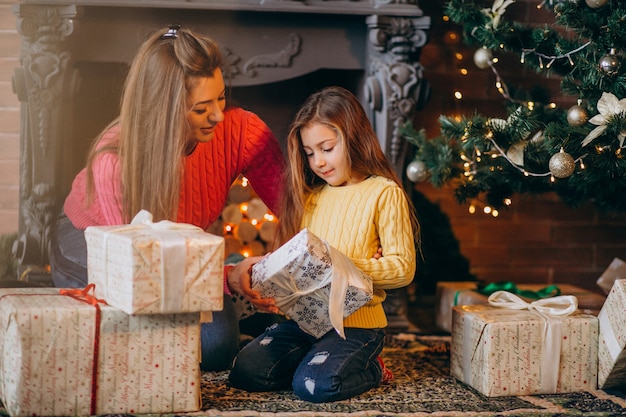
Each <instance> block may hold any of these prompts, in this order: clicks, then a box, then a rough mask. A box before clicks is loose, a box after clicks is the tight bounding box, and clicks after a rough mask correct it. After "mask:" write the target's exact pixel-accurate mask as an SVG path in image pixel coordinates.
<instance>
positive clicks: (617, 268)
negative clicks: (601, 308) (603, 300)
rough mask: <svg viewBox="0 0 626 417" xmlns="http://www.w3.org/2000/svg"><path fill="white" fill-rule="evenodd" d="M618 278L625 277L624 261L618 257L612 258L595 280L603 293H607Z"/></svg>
mask: <svg viewBox="0 0 626 417" xmlns="http://www.w3.org/2000/svg"><path fill="white" fill-rule="evenodd" d="M618 279H626V262H624V261H622V260H621V259H620V258H613V260H612V261H611V263H610V264H609V267H608V268H607V269H606V270H605V271H604V272H603V273H602V275H600V277H599V278H598V280H597V281H596V284H598V287H600V288H601V289H602V291H604V293H605V294H608V293H609V292H610V291H611V288H613V284H614V283H615V281H617V280H618Z"/></svg>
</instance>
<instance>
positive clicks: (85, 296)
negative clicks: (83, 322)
mask: <svg viewBox="0 0 626 417" xmlns="http://www.w3.org/2000/svg"><path fill="white" fill-rule="evenodd" d="M95 288H96V284H89V285H87V286H86V287H85V288H83V289H80V288H71V289H70V288H64V289H61V290H59V294H61V295H67V296H69V297H72V298H74V299H76V300H78V301H82V302H85V303H87V304H91V305H92V306H94V307H95V308H96V330H95V335H94V344H93V367H92V368H93V369H92V371H91V378H92V379H91V405H90V410H91V415H92V416H93V415H95V414H96V396H97V392H98V351H99V348H100V318H101V312H100V303H102V304H106V301H104V300H103V299H100V298H96V296H95V295H91V294H89V291H91V290H95Z"/></svg>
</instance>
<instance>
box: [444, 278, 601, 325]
mask: <svg viewBox="0 0 626 417" xmlns="http://www.w3.org/2000/svg"><path fill="white" fill-rule="evenodd" d="M498 284H500V283H498ZM498 284H496V285H498ZM502 284H512V283H502ZM478 285H479V284H478V282H475V281H450V282H438V283H437V290H436V294H435V299H436V303H435V324H436V325H437V327H438V328H439V329H441V330H444V331H446V332H450V331H451V330H452V307H454V306H463V305H473V304H487V299H488V297H489V295H488V294H487V295H485V294H481V293H480V292H478V291H477V288H478ZM512 285H515V284H512ZM505 286H506V285H505ZM515 287H516V288H517V289H518V290H520V291H521V294H518V295H523V294H524V293H525V292H527V291H529V292H534V293H537V294H539V293H541V292H544V291H543V290H546V291H545V292H549V290H550V289H551V287H552V288H555V287H556V288H558V290H559V291H560V294H563V295H573V296H575V297H576V298H577V299H578V308H579V309H580V310H582V311H583V312H584V313H588V314H593V315H596V316H597V315H598V313H599V312H600V309H601V308H602V305H603V304H604V301H605V299H606V297H604V296H603V295H600V294H597V293H594V292H592V291H588V290H585V289H583V288H579V287H577V286H575V285H569V284H557V285H556V286H547V285H546V284H520V285H515ZM502 289H505V288H502ZM508 291H510V292H513V293H515V291H511V290H508ZM550 295H551V296H554V295H559V294H557V293H551V294H550ZM522 298H524V299H525V300H527V301H531V299H530V298H526V297H522ZM534 299H537V297H535V298H534Z"/></svg>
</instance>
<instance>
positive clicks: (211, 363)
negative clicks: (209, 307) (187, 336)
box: [48, 214, 239, 371]
mask: <svg viewBox="0 0 626 417" xmlns="http://www.w3.org/2000/svg"><path fill="white" fill-rule="evenodd" d="M48 256H49V258H50V272H51V274H52V280H53V281H54V285H55V286H56V287H59V288H68V287H69V288H80V287H85V286H86V285H87V284H88V281H89V279H88V275H87V242H86V241H85V231H84V230H81V229H77V228H75V227H74V225H73V224H72V222H71V221H70V220H69V219H68V218H67V216H65V215H64V214H62V215H61V216H59V221H58V223H57V227H56V231H55V232H54V233H53V234H52V237H51V240H50V250H49V254H48ZM200 333H201V346H202V363H201V364H200V367H201V369H202V370H204V371H221V370H225V369H228V368H230V366H231V364H232V362H233V358H234V357H235V355H236V354H237V351H238V350H239V318H238V317H237V315H236V314H235V308H234V305H233V302H232V300H231V297H230V296H228V295H225V296H224V309H223V310H222V311H214V312H213V321H212V322H211V323H202V325H201V328H200Z"/></svg>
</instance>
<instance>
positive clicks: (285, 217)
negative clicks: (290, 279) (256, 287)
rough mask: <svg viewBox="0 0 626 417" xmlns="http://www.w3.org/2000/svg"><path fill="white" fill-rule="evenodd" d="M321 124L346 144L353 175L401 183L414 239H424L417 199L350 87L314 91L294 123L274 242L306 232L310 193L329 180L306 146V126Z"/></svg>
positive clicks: (288, 147)
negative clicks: (409, 192) (413, 199)
mask: <svg viewBox="0 0 626 417" xmlns="http://www.w3.org/2000/svg"><path fill="white" fill-rule="evenodd" d="M315 123H319V124H323V125H324V126H326V127H328V128H329V129H331V130H333V131H335V132H336V133H337V139H338V140H339V142H341V143H343V145H344V148H345V155H346V158H347V163H348V166H349V167H350V169H351V171H352V173H353V174H355V175H356V176H363V177H367V176H371V175H377V176H381V177H385V178H389V179H391V180H393V181H395V182H396V183H397V184H398V185H399V186H400V188H401V189H402V191H403V192H404V195H405V197H406V200H407V203H408V204H409V208H410V213H411V224H412V228H413V233H414V237H415V239H416V242H419V223H418V221H417V217H416V214H415V210H414V208H413V205H412V203H411V200H410V199H409V198H408V196H407V194H406V191H404V188H403V186H402V182H401V180H400V179H399V178H398V176H397V174H396V173H395V171H394V169H393V167H392V165H391V163H390V162H389V160H388V159H387V158H386V157H385V154H384V153H383V151H382V149H381V147H380V142H379V141H378V137H377V136H376V132H374V129H373V128H372V125H371V123H370V121H369V119H368V117H367V114H366V113H365V110H364V109H363V107H362V106H361V103H360V102H359V100H358V99H357V98H356V97H355V95H354V94H352V93H351V92H350V91H348V90H346V89H345V88H342V87H335V86H333V87H326V88H324V89H323V90H321V91H318V92H316V93H314V94H312V95H310V96H309V97H308V98H307V99H306V101H305V102H304V104H303V105H302V107H301V108H300V109H299V110H298V112H297V113H296V116H295V118H294V121H293V122H292V124H291V127H290V130H289V135H288V136H287V155H288V161H289V163H288V164H287V167H286V170H285V177H284V181H283V182H284V188H283V193H282V194H281V196H282V201H281V204H280V209H279V215H278V218H279V224H278V233H277V238H276V241H275V242H274V245H275V246H279V245H281V244H283V243H285V242H286V241H287V240H289V239H290V238H291V237H293V236H294V235H295V234H296V233H298V232H299V231H300V229H301V227H302V218H303V215H304V210H305V205H306V202H307V199H308V197H309V196H310V195H311V194H312V193H314V192H315V191H316V190H318V189H319V188H321V187H323V186H324V185H325V184H326V182H325V181H324V180H323V179H321V178H319V177H318V176H317V175H315V173H314V172H313V171H312V170H311V168H310V167H309V163H308V160H307V157H306V153H305V152H304V148H303V146H302V136H301V132H302V129H304V128H306V127H308V126H311V125H312V124H315Z"/></svg>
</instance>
